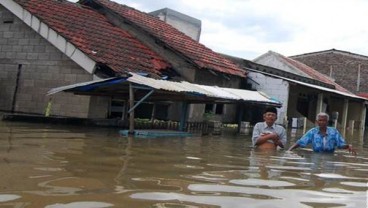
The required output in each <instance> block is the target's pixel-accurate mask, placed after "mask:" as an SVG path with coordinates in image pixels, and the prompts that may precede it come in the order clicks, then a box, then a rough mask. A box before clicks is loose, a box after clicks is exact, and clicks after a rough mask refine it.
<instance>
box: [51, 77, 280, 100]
mask: <svg viewBox="0 0 368 208" xmlns="http://www.w3.org/2000/svg"><path fill="white" fill-rule="evenodd" d="M129 83H132V84H134V86H135V88H137V89H143V90H144V91H145V92H147V91H152V90H153V91H154V92H153V94H152V95H150V98H148V99H147V101H185V102H189V103H206V102H214V103H249V104H262V105H272V106H277V107H280V106H281V105H282V103H280V102H279V101H278V100H275V99H273V98H270V97H269V96H267V95H266V94H264V93H262V92H258V91H251V90H242V89H233V88H223V87H217V86H208V85H199V84H192V83H189V82H184V81H182V82H173V81H168V80H157V79H152V78H148V77H144V76H141V75H138V74H135V73H130V76H129V77H116V78H108V79H102V80H97V81H91V82H83V83H78V84H74V85H68V86H62V87H58V88H53V89H51V90H50V91H49V92H48V95H52V94H55V93H58V92H63V91H64V92H73V93H75V94H80V95H105V96H109V95H113V96H124V97H128V96H127V95H128V93H129ZM145 95H146V93H141V92H135V97H136V98H137V99H140V98H143V97H144V96H145Z"/></svg>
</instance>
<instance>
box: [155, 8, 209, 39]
mask: <svg viewBox="0 0 368 208" xmlns="http://www.w3.org/2000/svg"><path fill="white" fill-rule="evenodd" d="M150 14H151V15H154V16H157V17H159V18H160V20H162V21H164V22H166V23H167V24H170V25H171V26H173V27H175V28H176V29H178V30H179V31H181V32H183V33H184V34H186V35H187V36H189V37H191V38H192V39H193V40H196V41H198V42H199V39H200V36H201V28H202V26H201V25H202V23H201V20H199V19H196V18H194V17H190V16H188V15H186V14H182V13H180V12H177V11H175V10H172V9H169V8H164V9H160V10H157V11H153V12H150Z"/></svg>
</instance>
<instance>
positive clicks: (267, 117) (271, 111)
mask: <svg viewBox="0 0 368 208" xmlns="http://www.w3.org/2000/svg"><path fill="white" fill-rule="evenodd" d="M276 119H277V110H276V108H275V107H268V108H266V109H265V111H264V113H263V120H264V121H265V122H266V123H267V125H269V126H271V125H273V124H274V123H275V121H276Z"/></svg>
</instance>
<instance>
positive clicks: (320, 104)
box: [316, 93, 323, 115]
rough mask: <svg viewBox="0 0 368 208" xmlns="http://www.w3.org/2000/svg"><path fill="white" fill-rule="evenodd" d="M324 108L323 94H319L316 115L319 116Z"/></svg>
mask: <svg viewBox="0 0 368 208" xmlns="http://www.w3.org/2000/svg"><path fill="white" fill-rule="evenodd" d="M322 107H323V93H319V94H318V100H317V108H316V111H317V112H316V115H318V114H319V113H320V112H322Z"/></svg>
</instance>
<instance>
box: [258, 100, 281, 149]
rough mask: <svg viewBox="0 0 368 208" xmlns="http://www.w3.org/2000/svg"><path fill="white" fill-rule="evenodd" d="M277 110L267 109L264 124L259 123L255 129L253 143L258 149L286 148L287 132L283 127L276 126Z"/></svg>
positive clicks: (273, 108)
mask: <svg viewBox="0 0 368 208" xmlns="http://www.w3.org/2000/svg"><path fill="white" fill-rule="evenodd" d="M276 119H277V110H276V108H275V107H268V108H266V110H265V112H264V114H263V120H264V122H259V123H257V124H256V125H255V126H254V128H253V135H252V142H253V146H254V147H257V148H258V149H276V148H277V147H278V146H279V147H281V148H284V145H285V144H286V141H287V138H286V131H285V128H284V127H282V126H281V125H277V124H275V121H276Z"/></svg>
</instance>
